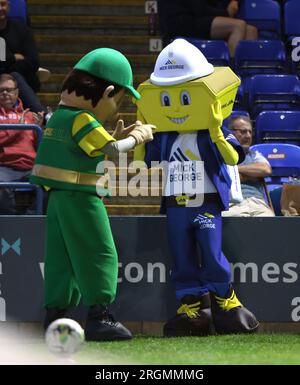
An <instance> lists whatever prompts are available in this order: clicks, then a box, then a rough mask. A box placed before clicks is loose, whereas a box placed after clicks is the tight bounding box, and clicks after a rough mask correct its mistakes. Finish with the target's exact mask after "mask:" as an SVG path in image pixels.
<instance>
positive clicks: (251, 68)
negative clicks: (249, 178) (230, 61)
mask: <svg viewBox="0 0 300 385" xmlns="http://www.w3.org/2000/svg"><path fill="white" fill-rule="evenodd" d="M235 70H236V72H237V73H238V74H239V75H240V76H242V77H245V76H253V75H256V74H280V73H284V72H285V70H286V53H285V46H284V44H283V42H282V41H281V40H241V41H240V42H239V44H238V45H237V48H236V51H235Z"/></svg>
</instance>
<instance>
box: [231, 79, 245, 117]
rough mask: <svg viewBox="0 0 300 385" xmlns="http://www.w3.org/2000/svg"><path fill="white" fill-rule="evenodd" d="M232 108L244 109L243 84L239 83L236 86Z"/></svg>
mask: <svg viewBox="0 0 300 385" xmlns="http://www.w3.org/2000/svg"><path fill="white" fill-rule="evenodd" d="M233 109H234V110H238V111H240V110H241V111H244V110H245V109H246V108H245V94H244V87H243V84H242V83H241V84H240V85H239V87H238V90H237V93H236V97H235V100H234V105H233Z"/></svg>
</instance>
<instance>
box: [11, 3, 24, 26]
mask: <svg viewBox="0 0 300 385" xmlns="http://www.w3.org/2000/svg"><path fill="white" fill-rule="evenodd" d="M8 17H11V18H13V19H19V20H21V21H22V22H23V23H25V24H27V4H26V1H25V0H10V9H9V13H8Z"/></svg>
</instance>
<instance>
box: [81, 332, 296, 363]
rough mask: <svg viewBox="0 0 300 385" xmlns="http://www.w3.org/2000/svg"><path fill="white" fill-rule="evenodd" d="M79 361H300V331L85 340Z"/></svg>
mask: <svg viewBox="0 0 300 385" xmlns="http://www.w3.org/2000/svg"><path fill="white" fill-rule="evenodd" d="M74 358H75V361H76V362H77V363H78V364H157V365H161V364H164V365H183V364H184V365H215V364H219V365H223V364H224V365H230V364H235V365H240V364H244V365H272V364H274V365H300V335H295V334H256V335H233V336H210V337H190V338H189V337H180V338H169V339H165V338H160V337H142V336H140V337H136V338H135V339H133V340H132V341H127V342H125V341H124V342H102V343H95V342H94V343H91V342H90V343H85V344H84V346H83V348H82V349H81V351H80V352H79V353H77V355H76V356H74Z"/></svg>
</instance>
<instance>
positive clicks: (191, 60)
mask: <svg viewBox="0 0 300 385" xmlns="http://www.w3.org/2000/svg"><path fill="white" fill-rule="evenodd" d="M213 72H214V67H213V65H212V64H210V63H209V62H208V61H207V59H206V57H205V56H204V55H203V53H202V52H201V51H200V50H199V49H198V48H196V47H195V46H194V45H193V44H191V43H189V42H188V41H186V40H184V39H176V40H174V41H173V42H172V43H171V44H169V45H167V46H166V47H165V48H164V49H163V50H162V51H161V53H160V54H159V55H158V58H157V60H156V63H155V67H154V72H152V74H151V76H150V81H151V82H152V83H153V84H156V85H158V86H163V85H174V84H180V83H184V82H187V81H189V80H193V79H197V78H200V77H202V76H207V75H210V74H211V73H213Z"/></svg>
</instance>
